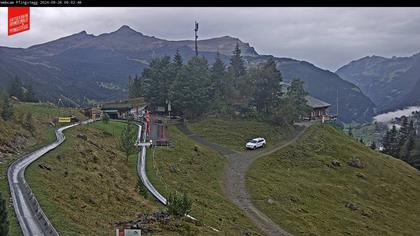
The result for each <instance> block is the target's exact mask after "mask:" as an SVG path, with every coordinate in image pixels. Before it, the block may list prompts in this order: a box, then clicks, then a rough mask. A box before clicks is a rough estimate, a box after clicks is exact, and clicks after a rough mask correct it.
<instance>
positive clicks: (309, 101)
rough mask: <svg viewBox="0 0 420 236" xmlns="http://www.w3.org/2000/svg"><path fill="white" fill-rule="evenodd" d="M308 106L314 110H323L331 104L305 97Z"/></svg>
mask: <svg viewBox="0 0 420 236" xmlns="http://www.w3.org/2000/svg"><path fill="white" fill-rule="evenodd" d="M305 99H306V104H307V105H308V106H310V107H312V108H323V107H329V106H331V104H329V103H326V102H324V101H322V100H319V99H318V98H314V97H312V96H309V95H307V96H305Z"/></svg>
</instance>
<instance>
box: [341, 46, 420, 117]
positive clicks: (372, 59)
mask: <svg viewBox="0 0 420 236" xmlns="http://www.w3.org/2000/svg"><path fill="white" fill-rule="evenodd" d="M336 73H337V74H338V75H339V76H340V77H342V78H343V79H345V80H348V81H350V82H352V83H354V84H355V85H357V86H358V87H359V88H360V89H361V90H362V91H363V93H364V94H366V95H367V96H368V97H370V99H371V100H372V101H373V102H374V103H375V104H376V106H377V107H378V109H379V110H380V111H388V110H393V109H398V108H402V107H403V106H405V105H406V104H408V103H409V102H408V101H406V100H407V99H408V98H407V97H408V96H409V94H414V93H415V91H413V89H414V88H415V86H416V83H417V81H418V80H419V79H420V76H419V74H420V53H415V54H413V55H411V56H407V57H396V56H393V57H390V58H386V57H380V56H368V57H362V58H360V59H356V60H353V61H351V62H350V63H348V64H346V65H344V66H342V67H340V68H339V69H338V70H337V71H336ZM411 97H412V96H411ZM414 97H416V96H414ZM416 99H418V100H419V101H420V95H418V96H417V98H416ZM419 104H420V102H417V105H419Z"/></svg>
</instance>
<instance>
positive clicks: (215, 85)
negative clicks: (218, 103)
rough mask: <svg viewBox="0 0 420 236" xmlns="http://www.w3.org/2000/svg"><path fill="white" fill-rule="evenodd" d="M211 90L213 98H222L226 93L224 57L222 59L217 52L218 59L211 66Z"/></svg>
mask: <svg viewBox="0 0 420 236" xmlns="http://www.w3.org/2000/svg"><path fill="white" fill-rule="evenodd" d="M210 73H211V91H210V96H211V98H212V99H218V98H222V97H223V94H224V93H225V86H226V84H227V83H226V82H227V81H226V79H227V78H226V67H225V64H224V63H223V61H222V59H220V54H219V52H217V54H216V60H215V62H214V64H213V66H212V67H211V70H210Z"/></svg>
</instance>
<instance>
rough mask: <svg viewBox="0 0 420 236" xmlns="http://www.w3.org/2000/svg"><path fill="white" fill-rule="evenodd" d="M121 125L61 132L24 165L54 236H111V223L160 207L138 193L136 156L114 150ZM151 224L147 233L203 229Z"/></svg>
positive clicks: (178, 223) (191, 225)
mask: <svg viewBox="0 0 420 236" xmlns="http://www.w3.org/2000/svg"><path fill="white" fill-rule="evenodd" d="M124 126H125V123H123V122H120V121H111V122H109V123H108V124H104V123H103V122H97V123H94V124H90V125H85V126H78V127H75V128H73V129H70V130H68V131H65V135H66V141H65V142H64V143H63V144H62V145H61V146H60V147H58V148H57V149H55V150H53V151H51V152H50V153H48V154H47V155H45V156H43V157H42V158H40V159H39V160H37V161H36V162H34V163H33V164H32V165H31V166H30V167H29V168H28V170H27V173H26V176H27V180H28V183H29V184H30V186H31V188H32V190H33V191H34V193H35V195H36V196H37V199H38V200H39V202H40V204H41V207H42V208H43V210H44V212H45V213H46V214H47V216H48V217H49V219H50V221H51V222H52V224H53V225H54V226H55V227H56V229H57V230H58V231H59V233H60V235H64V236H67V235H69V236H70V235H115V228H116V226H115V225H114V224H113V223H114V222H117V221H131V220H136V219H137V217H136V215H137V213H153V212H157V211H164V210H165V208H164V207H163V206H162V205H161V204H159V203H157V202H156V201H155V200H154V199H153V198H152V197H150V198H148V199H145V198H144V197H143V196H141V195H140V193H139V192H138V188H137V187H138V177H137V173H136V160H137V154H133V155H131V156H130V157H129V160H128V162H127V161H126V159H125V155H124V154H123V153H122V152H121V151H119V149H118V143H119V137H120V135H121V131H122V128H123V127H124ZM81 134H83V135H85V136H86V138H87V140H84V138H80V137H81ZM83 135H82V136H83ZM45 167H48V168H50V170H48V169H47V168H45ZM148 226H149V227H150V225H148ZM153 227H154V228H156V227H157V228H159V230H160V231H161V232H158V233H155V234H153V235H185V234H186V233H187V232H201V231H203V232H208V231H207V229H206V228H204V227H201V226H200V225H196V224H194V223H192V222H188V221H185V220H173V221H171V222H169V223H168V224H167V225H166V226H165V227H164V228H162V227H160V226H158V224H156V225H154V226H153Z"/></svg>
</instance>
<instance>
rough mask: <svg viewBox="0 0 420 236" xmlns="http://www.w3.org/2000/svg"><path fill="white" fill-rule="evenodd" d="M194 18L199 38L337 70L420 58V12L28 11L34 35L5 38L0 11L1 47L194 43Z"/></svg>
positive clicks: (4, 14) (4, 12)
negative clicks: (70, 40)
mask: <svg viewBox="0 0 420 236" xmlns="http://www.w3.org/2000/svg"><path fill="white" fill-rule="evenodd" d="M195 20H197V21H199V24H200V29H199V39H204V38H211V37H219V36H224V35H229V36H233V37H237V38H240V39H241V40H242V41H244V42H248V43H250V45H251V46H253V47H254V48H255V50H256V51H257V52H258V53H260V54H271V55H274V56H277V57H291V58H295V59H299V60H306V61H309V62H311V63H313V64H315V65H317V66H319V67H321V68H324V69H329V70H332V71H335V70H336V69H338V68H339V67H340V66H342V65H344V64H346V63H348V62H350V61H351V60H354V59H358V58H360V57H364V56H370V55H379V56H386V57H391V56H410V55H412V54H415V53H417V52H420V8H252V7H248V8H31V30H30V31H27V32H24V33H20V34H17V35H13V36H7V26H6V25H7V24H6V23H5V22H7V8H0V45H1V46H11V47H28V46H31V45H33V44H39V43H43V42H47V41H50V40H54V39H56V38H59V37H63V36H67V35H70V34H73V33H78V32H80V31H82V30H86V31H87V32H88V33H91V34H94V35H98V34H101V33H105V32H111V31H115V30H116V29H118V28H119V27H120V26H121V25H129V26H130V27H132V28H133V29H135V30H137V31H140V32H142V33H143V34H146V35H151V36H156V37H159V38H164V39H170V40H180V39H193V25H194V21H195Z"/></svg>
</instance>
